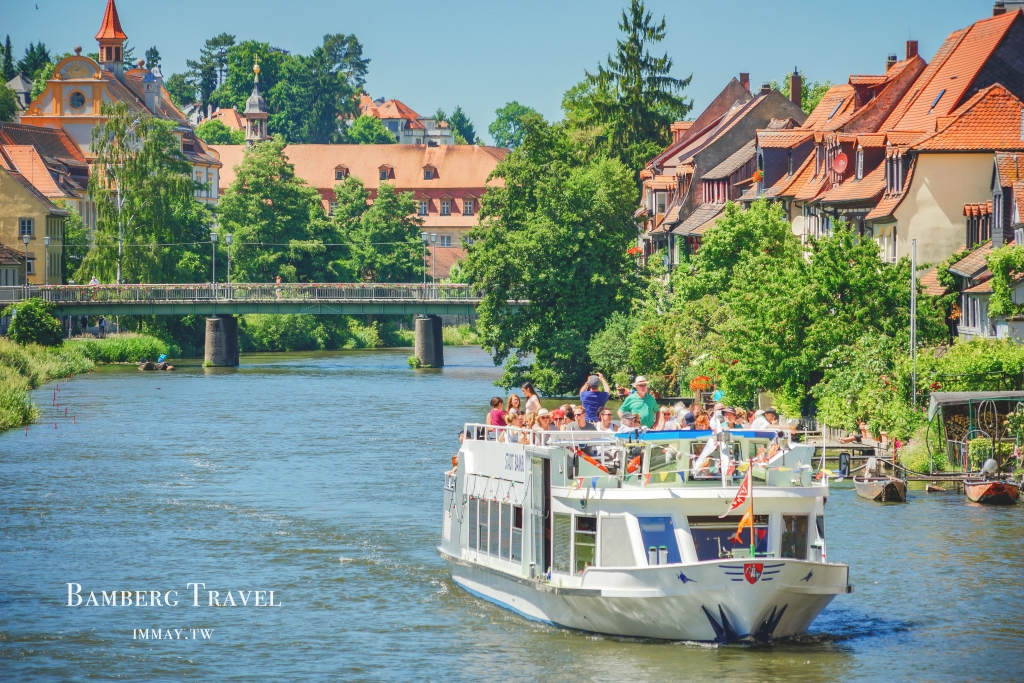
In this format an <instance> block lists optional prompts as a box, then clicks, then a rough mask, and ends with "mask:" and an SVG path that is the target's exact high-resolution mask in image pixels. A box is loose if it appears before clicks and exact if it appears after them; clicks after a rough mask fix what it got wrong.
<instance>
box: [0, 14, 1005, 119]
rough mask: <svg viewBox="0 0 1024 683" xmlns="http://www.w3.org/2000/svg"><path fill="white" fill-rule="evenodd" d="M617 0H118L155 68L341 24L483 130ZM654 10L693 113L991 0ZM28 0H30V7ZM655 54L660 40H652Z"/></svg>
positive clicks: (86, 22) (945, 30) (310, 41)
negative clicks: (734, 80) (747, 82)
mask: <svg viewBox="0 0 1024 683" xmlns="http://www.w3.org/2000/svg"><path fill="white" fill-rule="evenodd" d="M627 2H628V0H586V1H577V2H564V1H563V2H560V1H557V0H556V1H552V0H546V1H542V0H516V1H515V2H488V1H486V0H478V1H477V2H464V1H458V0H432V1H430V2H408V1H406V0H391V1H390V2H386V3H381V2H369V1H367V0H359V1H351V0H333V1H331V0H277V1H271V0H248V1H243V2H238V1H237V0H236V1H233V2H224V1H223V0H206V1H205V2H197V1H195V0H161V1H160V2H155V1H152V0H119V1H118V3H117V5H118V13H119V15H120V17H121V25H122V27H123V29H124V31H125V33H126V34H127V35H128V40H129V43H130V44H132V45H134V46H135V47H136V54H138V55H139V56H141V53H142V52H144V51H145V49H146V48H148V47H150V46H152V45H156V46H157V47H158V48H159V50H160V54H161V56H162V58H163V68H164V73H165V75H169V74H171V73H174V72H177V71H182V70H184V68H185V60H186V59H189V58H195V57H196V56H197V55H198V53H199V48H200V46H201V45H202V44H203V41H205V40H206V39H207V38H209V37H211V36H214V35H216V34H218V33H221V32H228V33H232V34H234V35H235V36H236V37H237V38H238V39H239V40H242V39H249V38H254V39H257V40H261V41H266V42H268V43H271V44H272V45H275V46H277V47H281V48H284V49H286V50H290V51H293V52H299V53H308V52H309V51H310V50H311V49H312V48H313V47H314V46H315V45H317V44H319V43H320V42H321V41H322V39H323V35H324V34H325V33H354V34H355V35H356V36H357V37H358V38H359V40H360V41H361V42H362V43H363V46H364V50H365V52H364V54H365V56H367V57H369V58H370V60H371V62H370V73H369V78H368V80H367V84H366V88H367V90H368V91H369V93H370V94H371V95H373V96H374V97H375V98H376V97H380V96H384V97H387V98H397V99H400V100H402V101H403V102H405V103H406V104H408V105H409V106H411V107H412V108H413V109H415V110H416V111H418V112H419V113H421V114H430V113H432V112H433V111H434V110H435V109H437V108H438V107H441V108H443V109H445V110H446V111H451V110H452V109H453V108H454V107H455V106H456V105H461V106H462V108H463V109H464V110H465V111H466V112H467V113H468V114H469V116H470V118H471V119H472V121H473V123H474V124H475V125H476V129H477V131H478V132H482V133H485V132H486V129H487V125H488V124H489V123H490V122H491V121H492V120H493V118H494V110H495V109H497V108H498V107H500V106H502V105H503V104H504V103H505V102H508V101H510V100H517V101H519V102H520V103H522V104H527V105H529V106H532V107H534V108H536V109H537V110H539V111H540V112H541V113H542V114H544V115H545V116H546V117H548V118H549V119H557V118H560V116H561V111H560V103H561V98H562V93H564V92H565V90H566V89H568V88H569V87H570V86H572V85H573V84H574V83H576V82H577V81H579V80H581V79H582V77H583V73H584V70H586V69H590V70H593V69H594V68H595V67H596V65H597V63H598V62H599V61H602V60H603V59H604V58H605V56H606V55H607V54H608V53H609V52H611V51H612V50H613V49H614V47H615V39H616V37H617V35H618V28H617V22H618V19H619V16H620V13H621V9H622V7H623V5H624V4H626V3H627ZM105 5H106V0H29V1H27V2H26V1H23V0H0V36H3V35H6V34H10V36H11V41H12V43H13V46H14V50H15V52H16V53H17V54H21V53H22V52H23V51H24V48H25V45H27V44H28V43H29V42H30V41H38V40H42V41H43V42H45V43H46V45H47V46H48V47H49V48H50V50H51V52H64V51H71V49H72V48H73V47H74V46H75V45H81V46H83V48H84V51H85V52H91V51H94V50H95V48H96V43H95V40H94V39H93V36H94V35H95V34H96V31H97V30H98V29H99V25H100V22H101V20H102V17H103V9H104V7H105ZM647 5H648V8H649V9H650V10H651V11H652V12H653V13H654V15H655V17H660V16H662V15H664V16H665V18H666V21H667V23H668V26H667V28H668V38H667V39H666V40H665V41H664V42H663V43H662V47H663V50H662V51H667V52H668V53H669V54H670V56H671V57H672V58H673V59H674V61H675V67H674V75H677V76H686V75H689V74H691V73H692V74H693V82H692V83H691V85H690V87H689V88H688V89H687V94H688V95H689V96H690V97H691V98H693V100H694V102H695V105H696V108H695V113H696V112H699V111H700V109H701V108H702V107H703V106H705V105H706V104H707V103H708V102H710V101H711V99H712V98H713V97H714V96H715V95H716V94H717V93H718V92H719V91H720V90H721V89H722V88H723V87H724V86H725V84H726V83H727V82H728V80H729V78H731V77H732V76H735V75H736V74H738V73H739V72H741V71H746V72H750V79H751V81H752V83H753V84H754V87H757V86H758V85H759V84H760V83H761V82H763V81H770V80H772V79H781V78H782V77H783V76H784V75H785V74H786V73H788V72H789V71H791V70H792V68H793V67H794V66H797V67H799V68H800V71H801V72H802V73H803V74H804V77H805V78H809V79H811V80H826V79H828V80H832V81H845V80H846V78H847V77H848V76H849V74H851V73H881V72H882V71H883V70H884V65H885V57H886V54H888V53H890V52H896V53H898V54H899V55H900V58H902V57H903V53H904V49H905V42H906V40H907V38H908V37H910V38H913V39H916V40H918V41H919V43H920V51H921V55H922V56H923V57H924V58H925V59H926V60H930V59H931V57H932V55H933V54H934V53H935V50H936V49H937V48H938V47H939V45H940V44H941V42H942V40H943V39H944V38H945V37H946V35H947V34H949V32H950V31H952V30H954V29H957V28H962V27H965V26H967V25H969V24H970V23H972V22H973V21H976V20H978V19H981V18H984V17H987V16H990V15H991V13H992V2H991V0H957V1H952V0H927V1H926V0H895V1H893V0H858V1H856V2H835V3H823V2H796V1H791V0H774V2H770V3H765V2H753V1H750V0H718V1H714V0H711V1H709V0H705V1H703V2H696V1H694V0H673V1H672V2H667V1H662V0H657V1H655V0H648V3H647ZM36 6H38V10H37V9H36ZM659 54H660V52H659Z"/></svg>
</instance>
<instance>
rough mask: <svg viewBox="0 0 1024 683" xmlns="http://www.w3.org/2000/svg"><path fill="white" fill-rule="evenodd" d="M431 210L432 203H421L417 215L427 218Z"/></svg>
mask: <svg viewBox="0 0 1024 683" xmlns="http://www.w3.org/2000/svg"><path fill="white" fill-rule="evenodd" d="M429 210H430V202H427V201H421V202H420V203H419V208H418V209H417V215H419V216H426V215H427V213H428V212H429Z"/></svg>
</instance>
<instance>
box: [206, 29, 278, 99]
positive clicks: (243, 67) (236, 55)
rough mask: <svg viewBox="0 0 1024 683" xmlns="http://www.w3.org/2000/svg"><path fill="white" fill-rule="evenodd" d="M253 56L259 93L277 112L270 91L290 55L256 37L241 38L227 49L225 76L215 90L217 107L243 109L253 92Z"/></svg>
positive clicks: (272, 89)
mask: <svg viewBox="0 0 1024 683" xmlns="http://www.w3.org/2000/svg"><path fill="white" fill-rule="evenodd" d="M256 58H259V63H260V92H261V93H263V95H264V96H265V97H267V107H268V108H269V109H270V110H271V111H276V109H277V107H276V102H274V101H273V98H272V97H270V95H269V93H271V92H273V91H274V86H275V85H277V82H278V80H279V79H280V75H281V68H282V65H283V64H284V62H285V61H287V60H288V59H290V56H289V55H288V53H287V52H285V51H284V50H282V49H280V48H276V47H271V46H270V44H269V43H261V42H259V41H257V40H243V41H242V42H240V43H238V44H237V45H233V46H231V47H229V48H228V49H227V52H226V60H227V65H228V66H227V76H226V77H225V78H224V81H223V83H221V85H220V87H219V88H217V93H216V100H217V104H218V105H219V106H221V107H225V108H226V107H233V108H234V109H236V110H237V111H240V112H241V111H245V101H246V100H247V99H249V95H250V94H251V93H252V79H253V72H252V67H253V63H254V61H255V59H256Z"/></svg>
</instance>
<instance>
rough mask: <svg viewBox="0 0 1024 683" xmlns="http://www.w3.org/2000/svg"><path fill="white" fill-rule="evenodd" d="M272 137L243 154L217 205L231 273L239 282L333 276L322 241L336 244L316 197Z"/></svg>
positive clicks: (282, 143)
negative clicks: (231, 237)
mask: <svg viewBox="0 0 1024 683" xmlns="http://www.w3.org/2000/svg"><path fill="white" fill-rule="evenodd" d="M285 144H286V143H285V140H284V138H283V137H282V136H280V135H275V136H274V137H273V138H272V139H271V140H268V141H266V142H263V143H260V144H258V145H255V146H253V147H251V148H249V149H247V150H246V152H245V157H244V158H243V160H242V163H241V164H240V165H239V166H238V169H237V172H236V175H235V181H234V182H233V183H232V184H231V186H230V187H229V188H228V189H227V191H226V192H225V193H224V196H223V197H222V198H221V200H220V203H219V205H218V207H217V214H218V217H219V219H220V226H221V229H222V230H223V231H224V232H230V233H233V234H234V241H233V243H232V245H231V258H232V264H231V267H232V276H233V277H234V278H235V280H236V281H239V282H272V281H273V280H274V278H275V277H277V276H278V275H280V276H281V278H282V279H284V280H285V281H288V282H326V281H331V280H337V279H338V277H337V271H336V269H335V267H334V266H333V265H332V263H331V262H330V260H329V258H328V254H327V248H326V246H325V244H326V243H334V242H336V239H335V238H336V235H335V230H334V226H333V224H332V223H331V221H329V220H327V217H326V216H325V215H324V210H323V205H322V204H321V200H320V195H319V194H318V193H317V191H316V190H315V189H313V188H312V187H310V186H309V185H307V184H306V183H305V181H303V180H302V179H301V178H298V177H296V175H295V167H294V166H293V165H292V164H291V163H290V162H289V161H288V157H287V156H286V155H285V153H284V147H285Z"/></svg>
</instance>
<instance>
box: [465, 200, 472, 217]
mask: <svg viewBox="0 0 1024 683" xmlns="http://www.w3.org/2000/svg"><path fill="white" fill-rule="evenodd" d="M462 215H463V216H472V215H473V199H472V198H466V199H464V200H462Z"/></svg>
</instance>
